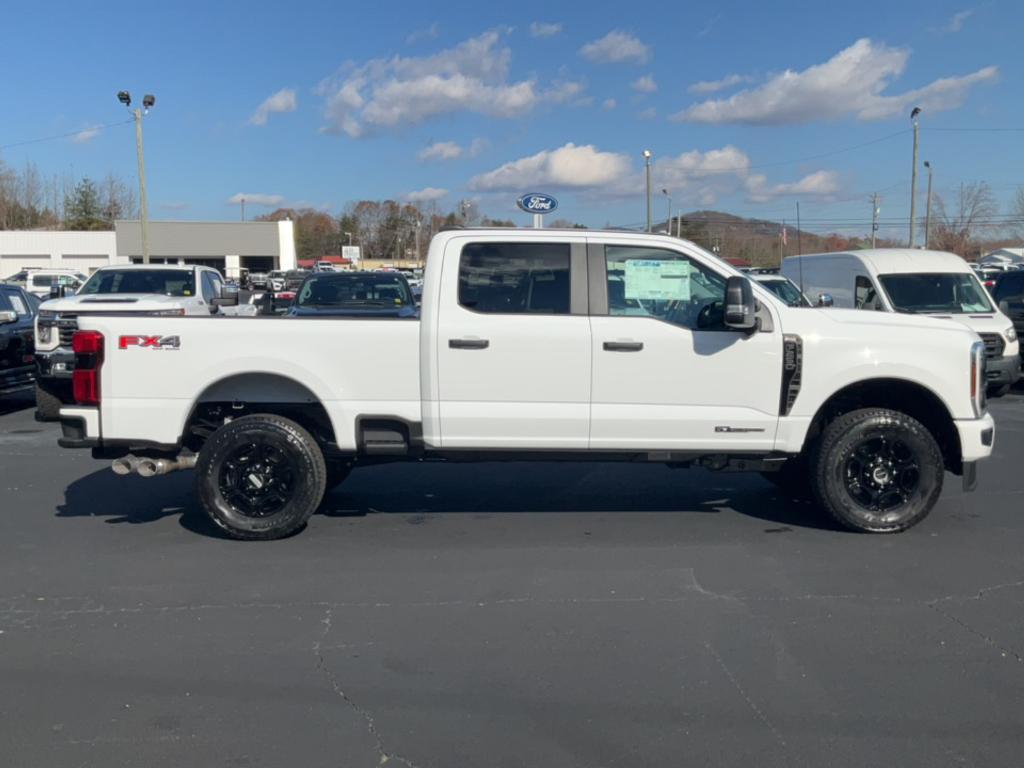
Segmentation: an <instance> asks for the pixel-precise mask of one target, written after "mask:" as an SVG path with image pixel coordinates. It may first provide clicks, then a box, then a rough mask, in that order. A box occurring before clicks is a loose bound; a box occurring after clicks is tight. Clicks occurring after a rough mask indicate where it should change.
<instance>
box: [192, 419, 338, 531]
mask: <svg viewBox="0 0 1024 768" xmlns="http://www.w3.org/2000/svg"><path fill="white" fill-rule="evenodd" d="M196 473H197V476H196V486H197V491H198V495H199V500H200V502H201V503H202V505H203V507H204V508H205V510H206V513H207V514H208V515H209V516H210V519H211V520H213V522H214V523H216V524H217V525H218V526H219V527H220V528H222V529H223V530H224V531H226V532H227V533H228V535H230V536H232V537H234V538H236V539H280V538H282V537H284V536H288V535H289V534H291V533H294V532H295V531H297V530H298V529H299V528H301V527H302V526H303V525H305V524H306V521H307V520H309V518H310V516H311V515H312V514H313V513H314V512H315V511H316V508H317V507H318V506H319V505H320V501H321V499H323V496H324V488H325V486H326V478H327V468H326V466H325V464H324V456H323V452H322V451H321V450H320V446H319V445H317V443H316V441H315V440H314V439H313V437H312V436H311V435H310V434H309V432H307V431H306V430H305V429H303V428H302V427H300V426H299V425H298V424H296V423H295V422H294V421H291V420H290V419H285V418H283V417H281V416H275V415H273V414H253V415H251V416H243V417H242V418H240V419H235V420H234V421H232V422H230V423H228V424H225V425H224V426H223V427H221V428H220V429H218V430H217V431H216V432H214V433H213V435H211V436H210V439H209V440H207V441H206V444H205V445H204V446H203V448H202V450H201V451H200V453H199V461H198V463H197V464H196Z"/></svg>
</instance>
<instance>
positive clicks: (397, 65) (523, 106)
mask: <svg viewBox="0 0 1024 768" xmlns="http://www.w3.org/2000/svg"><path fill="white" fill-rule="evenodd" d="M500 40H501V32H499V31H497V30H492V31H490V32H485V33H484V34H482V35H479V36H478V37H474V38H470V39H468V40H465V41H464V42H462V43H459V44H458V45H456V46H455V47H453V48H448V49H445V50H442V51H440V52H439V53H436V54H434V55H431V56H422V57H402V56H393V57H391V58H389V59H371V60H370V61H367V62H366V63H364V64H361V65H358V66H355V65H348V66H346V67H343V68H342V69H341V70H339V72H338V73H337V74H335V75H333V76H331V77H329V78H326V79H325V80H323V81H322V82H321V83H320V84H319V86H318V87H317V93H318V94H319V95H321V96H323V97H324V100H325V106H324V113H325V117H326V120H327V123H326V125H325V126H324V130H325V131H327V132H330V133H346V134H348V135H349V136H351V137H353V138H357V137H360V136H364V135H366V134H367V133H370V132H373V131H375V130H381V129H386V128H394V127H396V126H407V125H413V124H416V123H420V122H422V121H424V120H427V119H429V118H432V117H436V116H438V115H443V114H450V113H453V112H460V111H467V112H473V113H476V114H481V115H488V116H491V117H500V118H511V117H517V116H520V115H523V114H526V113H527V112H529V111H530V110H532V109H533V108H534V107H535V106H536V105H537V103H538V101H539V100H540V98H541V95H540V94H538V92H537V88H536V83H535V82H534V81H533V80H521V81H518V82H510V81H509V79H508V71H509V63H510V60H511V57H512V52H511V51H510V50H509V48H507V47H504V46H501V45H500Z"/></svg>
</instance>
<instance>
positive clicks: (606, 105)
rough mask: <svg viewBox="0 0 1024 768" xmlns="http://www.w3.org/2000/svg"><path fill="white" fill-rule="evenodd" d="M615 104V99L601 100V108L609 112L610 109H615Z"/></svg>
mask: <svg viewBox="0 0 1024 768" xmlns="http://www.w3.org/2000/svg"><path fill="white" fill-rule="evenodd" d="M615 104H616V102H615V99H605V100H604V101H602V102H601V109H603V110H605V111H606V112H607V111H608V110H612V109H615Z"/></svg>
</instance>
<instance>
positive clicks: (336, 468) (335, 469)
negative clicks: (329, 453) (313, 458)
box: [327, 459, 352, 491]
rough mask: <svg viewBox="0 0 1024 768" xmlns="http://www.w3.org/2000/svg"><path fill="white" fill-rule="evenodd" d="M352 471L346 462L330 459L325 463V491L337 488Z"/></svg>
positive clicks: (349, 464) (350, 465)
mask: <svg viewBox="0 0 1024 768" xmlns="http://www.w3.org/2000/svg"><path fill="white" fill-rule="evenodd" d="M351 471H352V464H351V462H348V461H339V460H337V459H332V460H331V461H328V462H327V490H328V491H329V490H331V489H332V488H337V487H338V486H339V485H341V484H342V483H343V482H345V478H347V477H348V475H349V473H350V472H351Z"/></svg>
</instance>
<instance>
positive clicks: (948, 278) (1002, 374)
mask: <svg viewBox="0 0 1024 768" xmlns="http://www.w3.org/2000/svg"><path fill="white" fill-rule="evenodd" d="M782 274H783V275H785V276H786V277H788V278H789V279H790V280H792V281H793V282H794V283H796V284H797V285H798V286H800V287H801V288H802V290H803V291H804V293H805V294H806V295H807V296H808V297H809V298H810V300H811V301H812V302H814V303H817V304H819V305H821V304H828V303H829V299H830V298H831V300H832V301H833V302H834V306H836V307H843V308H846V309H865V310H874V311H878V312H906V313H911V314H922V315H934V316H935V317H943V318H950V319H953V320H957V321H958V322H961V323H963V324H964V325H966V326H967V327H968V328H970V329H971V330H972V331H974V332H975V333H977V334H978V335H979V336H980V337H981V339H982V341H984V342H985V350H986V353H987V354H986V358H987V359H986V372H987V377H988V388H989V394H990V395H993V396H999V395H1003V394H1005V393H1006V392H1007V391H1008V390H1009V389H1010V387H1011V386H1013V384H1014V383H1015V382H1016V381H1017V380H1018V379H1019V378H1020V375H1021V371H1020V347H1019V345H1018V342H1017V332H1016V331H1015V330H1014V328H1013V323H1012V322H1011V321H1010V319H1009V318H1008V317H1007V316H1006V315H1004V314H1003V313H1002V312H1000V311H999V309H998V307H996V305H995V302H993V301H992V297H991V296H989V294H988V291H986V290H985V288H984V286H983V285H982V284H981V283H980V282H979V280H978V277H977V275H976V274H975V273H974V271H973V270H972V269H971V268H970V266H969V265H968V264H967V262H966V261H964V260H963V259H962V258H960V257H959V256H957V255H956V254H955V253H944V252H942V251H923V250H917V249H913V248H877V249H869V250H863V251H844V252H837V253H813V254H809V255H804V256H789V257H788V258H786V259H784V260H783V262H782Z"/></svg>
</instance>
